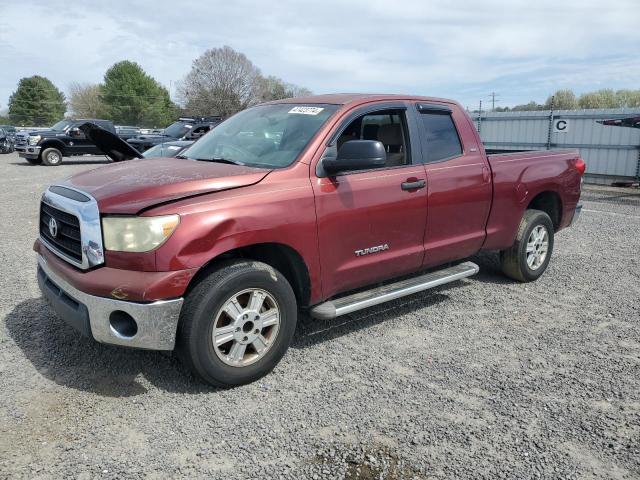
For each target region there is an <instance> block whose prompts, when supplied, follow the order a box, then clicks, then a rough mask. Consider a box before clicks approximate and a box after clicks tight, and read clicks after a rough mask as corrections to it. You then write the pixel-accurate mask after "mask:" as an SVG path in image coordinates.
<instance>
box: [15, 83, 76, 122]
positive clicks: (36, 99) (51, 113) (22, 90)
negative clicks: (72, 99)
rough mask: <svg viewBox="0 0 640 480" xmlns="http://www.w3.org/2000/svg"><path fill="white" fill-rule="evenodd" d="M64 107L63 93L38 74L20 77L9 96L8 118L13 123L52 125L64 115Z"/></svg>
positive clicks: (65, 107)
mask: <svg viewBox="0 0 640 480" xmlns="http://www.w3.org/2000/svg"><path fill="white" fill-rule="evenodd" d="M66 109H67V106H66V103H65V98H64V94H63V93H62V92H61V91H60V90H58V88H57V87H56V86H55V85H54V84H53V83H52V82H51V80H49V79H48V78H45V77H41V76H39V75H34V76H33V77H25V78H22V79H20V82H19V83H18V88H17V90H16V91H15V92H13V93H12V94H11V97H9V118H10V119H11V122H12V123H13V124H15V125H30V126H36V127H41V126H49V125H53V124H54V123H55V122H57V121H58V120H61V119H62V118H63V117H64V112H65V111H66Z"/></svg>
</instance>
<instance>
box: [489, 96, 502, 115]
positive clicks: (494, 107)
mask: <svg viewBox="0 0 640 480" xmlns="http://www.w3.org/2000/svg"><path fill="white" fill-rule="evenodd" d="M489 96H490V97H491V111H492V112H495V111H496V102H499V101H500V100H496V97H499V96H500V95H499V94H497V93H496V92H491V93H490V94H489Z"/></svg>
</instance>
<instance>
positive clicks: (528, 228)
mask: <svg viewBox="0 0 640 480" xmlns="http://www.w3.org/2000/svg"><path fill="white" fill-rule="evenodd" d="M552 252H553V222H552V221H551V218H549V215H547V214H546V213H545V212H543V211H540V210H527V211H526V212H525V213H524V215H523V216H522V220H521V221H520V226H519V227H518V233H517V234H516V239H515V242H514V243H513V245H512V246H511V248H509V249H507V250H503V251H501V252H500V263H501V265H502V272H503V273H504V274H505V275H506V276H507V277H510V278H513V279H514V280H518V281H519V282H532V281H533V280H536V279H538V278H539V277H540V276H541V275H542V274H543V273H544V271H545V270H546V269H547V266H548V265H549V260H550V259H551V253H552Z"/></svg>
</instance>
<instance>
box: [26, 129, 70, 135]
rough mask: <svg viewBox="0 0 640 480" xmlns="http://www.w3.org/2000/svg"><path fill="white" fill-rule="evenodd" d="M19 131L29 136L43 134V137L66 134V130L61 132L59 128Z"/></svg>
mask: <svg viewBox="0 0 640 480" xmlns="http://www.w3.org/2000/svg"><path fill="white" fill-rule="evenodd" d="M19 133H20V134H22V135H23V136H25V137H28V136H29V135H42V136H43V137H55V136H56V135H60V136H64V135H66V134H65V132H61V131H59V130H33V131H27V130H22V131H20V132H19Z"/></svg>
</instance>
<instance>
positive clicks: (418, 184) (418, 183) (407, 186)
mask: <svg viewBox="0 0 640 480" xmlns="http://www.w3.org/2000/svg"><path fill="white" fill-rule="evenodd" d="M426 184H427V182H425V181H424V180H415V181H413V182H402V190H418V189H420V188H424V187H425V185H426Z"/></svg>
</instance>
